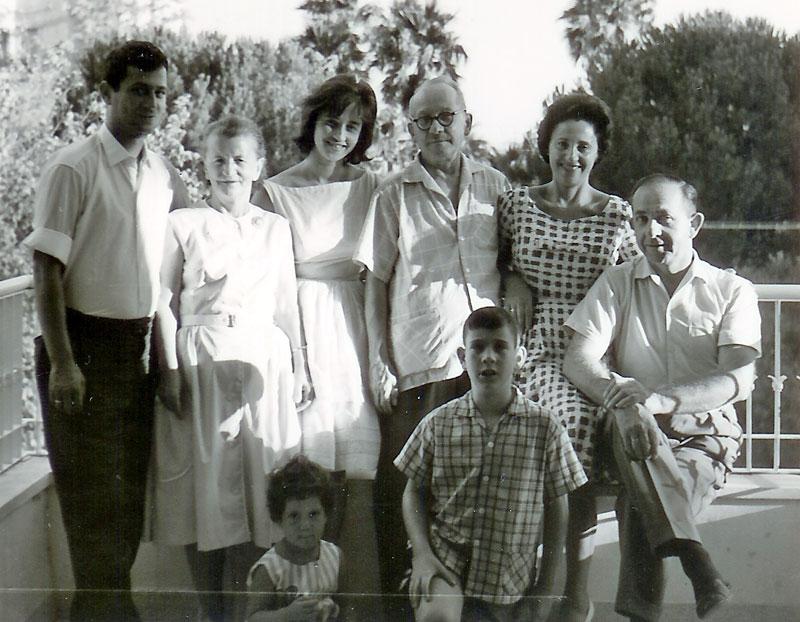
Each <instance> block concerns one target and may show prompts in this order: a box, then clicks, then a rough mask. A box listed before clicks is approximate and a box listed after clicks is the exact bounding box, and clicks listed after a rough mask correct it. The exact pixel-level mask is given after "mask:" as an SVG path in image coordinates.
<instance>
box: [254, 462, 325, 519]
mask: <svg viewBox="0 0 800 622" xmlns="http://www.w3.org/2000/svg"><path fill="white" fill-rule="evenodd" d="M311 497H319V501H320V503H321V504H322V509H324V510H325V514H327V515H328V516H330V515H331V510H332V508H333V484H332V483H331V478H330V475H328V472H327V471H326V470H325V469H323V468H322V467H321V466H320V465H318V464H317V463H316V462H312V461H311V460H309V459H308V458H306V457H305V456H304V455H302V454H298V455H296V456H294V457H293V458H292V459H291V460H289V462H287V463H286V464H285V465H284V466H282V467H280V468H279V469H275V470H274V471H272V473H270V474H269V486H268V487H267V508H268V509H269V517H270V518H271V519H272V521H273V522H275V523H279V522H280V521H281V519H283V512H284V510H286V503H287V502H288V501H289V500H290V499H298V500H302V499H309V498H311Z"/></svg>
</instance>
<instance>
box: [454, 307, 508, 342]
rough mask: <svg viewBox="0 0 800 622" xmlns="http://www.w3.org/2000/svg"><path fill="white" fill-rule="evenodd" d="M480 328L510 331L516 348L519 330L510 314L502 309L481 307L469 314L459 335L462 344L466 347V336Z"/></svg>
mask: <svg viewBox="0 0 800 622" xmlns="http://www.w3.org/2000/svg"><path fill="white" fill-rule="evenodd" d="M481 328H483V329H486V330H501V329H503V328H508V329H509V330H510V331H511V335H512V336H513V337H514V346H515V347H516V346H517V345H519V329H518V328H517V323H516V322H515V321H514V318H513V317H512V316H511V314H510V313H509V312H508V311H507V310H506V309H503V308H502V307H481V308H480V309H475V311H473V312H472V313H470V314H469V317H468V318H467V321H466V322H464V331H463V333H462V335H461V337H462V339H463V340H464V344H465V345H466V343H467V335H468V334H469V332H470V331H471V330H478V329H481Z"/></svg>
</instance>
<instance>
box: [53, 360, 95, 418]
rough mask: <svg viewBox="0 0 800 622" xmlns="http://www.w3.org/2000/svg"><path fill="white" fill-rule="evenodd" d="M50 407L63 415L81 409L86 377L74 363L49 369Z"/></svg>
mask: <svg viewBox="0 0 800 622" xmlns="http://www.w3.org/2000/svg"><path fill="white" fill-rule="evenodd" d="M49 387H50V389H49V398H50V408H51V409H52V410H53V411H54V412H56V413H61V414H64V415H77V414H78V413H79V412H81V411H82V410H83V400H84V398H85V395H86V379H85V378H84V377H83V372H81V370H80V368H79V367H78V366H77V365H76V364H75V363H74V362H71V363H68V364H67V365H65V366H63V367H57V366H53V367H52V368H51V369H50V383H49Z"/></svg>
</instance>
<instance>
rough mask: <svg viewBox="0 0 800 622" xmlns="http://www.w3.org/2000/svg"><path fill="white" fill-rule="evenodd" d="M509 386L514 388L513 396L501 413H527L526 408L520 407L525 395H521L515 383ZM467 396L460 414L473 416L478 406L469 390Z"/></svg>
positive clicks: (509, 414)
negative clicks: (465, 407) (465, 405)
mask: <svg viewBox="0 0 800 622" xmlns="http://www.w3.org/2000/svg"><path fill="white" fill-rule="evenodd" d="M511 388H512V389H513V390H514V397H512V398H511V401H510V402H509V403H508V407H507V408H506V411H505V412H504V413H503V414H504V415H508V416H509V417H516V416H525V415H527V414H528V410H527V409H526V408H522V405H523V403H524V402H525V397H524V396H523V395H522V392H521V391H520V390H519V388H518V387H517V385H512V386H511ZM467 396H468V398H469V399H468V400H467V410H466V411H465V412H463V413H462V414H463V415H464V416H465V417H474V416H475V415H476V413H477V412H478V406H477V405H476V404H475V399H474V398H473V396H472V391H471V390H470V391H469V393H468V394H467Z"/></svg>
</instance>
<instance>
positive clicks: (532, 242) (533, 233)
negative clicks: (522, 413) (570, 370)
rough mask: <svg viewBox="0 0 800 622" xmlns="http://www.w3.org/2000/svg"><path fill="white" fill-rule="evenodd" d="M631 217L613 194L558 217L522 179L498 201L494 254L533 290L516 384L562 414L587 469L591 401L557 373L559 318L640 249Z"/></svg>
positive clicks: (561, 344)
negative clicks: (599, 204)
mask: <svg viewBox="0 0 800 622" xmlns="http://www.w3.org/2000/svg"><path fill="white" fill-rule="evenodd" d="M631 218H632V210H631V206H630V205H629V204H628V203H627V202H626V201H624V200H623V199H621V198H620V197H616V196H612V197H611V199H610V200H609V201H608V204H607V205H606V207H605V209H604V210H603V211H602V212H601V213H599V214H596V215H594V216H586V217H583V218H577V219H574V220H559V219H557V218H553V217H552V216H550V215H548V214H547V213H545V212H544V211H542V210H540V209H539V208H538V207H537V206H536V204H535V203H534V202H533V200H532V199H531V198H530V195H529V192H528V188H527V187H525V186H523V187H522V188H518V189H515V190H511V191H510V192H507V193H506V194H504V195H503V196H502V197H501V199H500V202H499V206H498V219H499V226H498V235H499V238H500V239H499V258H500V261H501V262H502V263H503V264H505V265H506V266H510V267H511V268H512V269H513V270H514V271H515V272H517V273H519V274H520V276H522V277H523V278H524V279H525V281H526V282H527V284H528V285H529V286H530V287H531V288H532V289H533V290H534V291H535V292H536V320H535V322H534V325H533V327H531V328H529V329H528V330H527V331H525V332H524V335H523V344H524V345H525V347H526V348H527V350H528V356H527V358H526V360H525V363H524V364H523V367H522V370H521V371H520V373H519V375H518V377H517V384H518V386H519V387H520V389H521V390H522V392H523V394H524V395H525V396H526V397H528V398H529V399H531V400H533V401H535V402H537V403H538V404H539V406H541V407H542V408H545V409H547V410H549V411H550V412H552V413H554V414H555V415H556V416H558V417H559V418H560V419H561V422H562V423H563V424H564V425H565V426H566V428H567V432H568V434H569V437H570V440H571V441H572V444H573V446H574V447H575V451H576V453H577V454H578V458H579V459H580V461H581V464H582V465H583V467H584V469H585V471H586V473H587V474H593V473H594V471H593V470H592V454H593V446H594V433H595V428H596V427H597V408H596V407H595V406H594V404H592V403H591V402H590V401H589V400H588V399H587V398H586V396H585V395H583V393H581V392H580V391H578V389H576V388H575V387H574V386H573V385H572V383H570V382H569V380H567V379H566V378H565V377H564V375H563V374H562V372H561V362H562V358H563V355H564V350H565V349H566V347H567V343H568V342H569V339H568V334H567V332H566V331H565V329H564V326H563V324H564V322H565V321H566V319H567V318H568V317H569V314H570V313H571V312H572V310H573V309H574V308H575V306H576V305H577V304H578V303H579V302H580V301H581V300H582V299H583V297H584V295H585V294H586V292H587V291H588V290H589V288H590V287H591V286H592V284H593V283H594V282H595V280H596V279H597V277H598V276H600V274H601V273H602V272H603V270H604V269H605V268H606V267H608V266H610V265H614V264H616V263H617V261H618V259H619V258H620V257H621V258H622V259H623V260H627V259H630V258H631V257H635V256H636V255H638V254H639V250H638V247H637V246H636V238H635V236H634V234H633V229H632V228H631V224H630V223H631Z"/></svg>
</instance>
